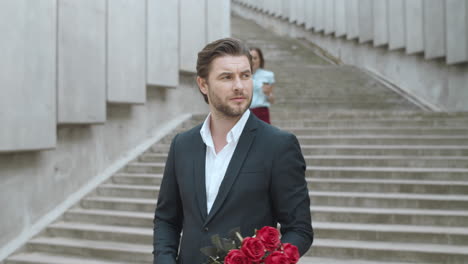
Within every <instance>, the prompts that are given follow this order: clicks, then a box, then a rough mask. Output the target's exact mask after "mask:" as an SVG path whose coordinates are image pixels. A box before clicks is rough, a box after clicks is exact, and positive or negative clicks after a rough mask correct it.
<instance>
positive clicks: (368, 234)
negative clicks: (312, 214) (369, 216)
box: [313, 221, 468, 245]
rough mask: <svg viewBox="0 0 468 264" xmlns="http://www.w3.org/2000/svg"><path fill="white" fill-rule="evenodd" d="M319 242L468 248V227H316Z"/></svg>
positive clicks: (334, 224) (360, 225) (346, 225)
mask: <svg viewBox="0 0 468 264" xmlns="http://www.w3.org/2000/svg"><path fill="white" fill-rule="evenodd" d="M313 226H314V233H315V237H317V238H318V239H320V238H326V239H341V238H346V239H349V240H360V241H381V242H397V243H398V242H404V243H429V244H436V245H468V228H467V227H447V226H445V227H439V226H415V225H401V224H398V225H389V224H363V223H337V222H334V223H332V222H317V221H315V222H314V223H313Z"/></svg>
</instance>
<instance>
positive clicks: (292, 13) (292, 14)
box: [288, 0, 297, 23]
mask: <svg viewBox="0 0 468 264" xmlns="http://www.w3.org/2000/svg"><path fill="white" fill-rule="evenodd" d="M288 2H289V20H288V21H289V22H290V23H294V22H296V21H297V8H296V7H297V5H296V3H297V0H290V1H288Z"/></svg>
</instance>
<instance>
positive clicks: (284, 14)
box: [281, 1, 291, 20]
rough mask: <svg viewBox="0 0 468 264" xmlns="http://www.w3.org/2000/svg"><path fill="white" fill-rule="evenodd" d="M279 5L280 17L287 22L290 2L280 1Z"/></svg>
mask: <svg viewBox="0 0 468 264" xmlns="http://www.w3.org/2000/svg"><path fill="white" fill-rule="evenodd" d="M281 5H282V9H283V10H282V11H281V13H282V17H283V19H288V20H289V12H290V11H289V8H290V6H291V2H290V1H281Z"/></svg>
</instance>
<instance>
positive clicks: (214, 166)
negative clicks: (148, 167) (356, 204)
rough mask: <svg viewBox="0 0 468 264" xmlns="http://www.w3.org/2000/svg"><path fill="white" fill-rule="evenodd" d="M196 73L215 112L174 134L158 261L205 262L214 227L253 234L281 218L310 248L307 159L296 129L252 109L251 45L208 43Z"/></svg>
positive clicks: (157, 225) (158, 225) (286, 236)
mask: <svg viewBox="0 0 468 264" xmlns="http://www.w3.org/2000/svg"><path fill="white" fill-rule="evenodd" d="M197 75H198V77H197V84H198V87H199V89H200V92H201V93H202V95H203V96H204V98H205V101H206V102H207V103H208V104H209V109H210V114H209V115H208V117H207V118H206V120H205V122H204V123H203V124H200V125H198V126H196V127H194V128H193V129H191V130H189V131H187V132H184V133H181V134H179V135H177V136H176V137H175V138H174V139H173V141H172V144H171V147H170V151H169V157H168V159H167V162H166V168H165V171H164V177H163V181H162V184H161V189H160V193H159V198H158V204H157V208H156V212H155V218H154V252H153V254H154V263H156V264H173V263H174V264H175V263H180V264H201V263H205V262H206V260H207V258H206V256H204V255H203V254H202V253H201V252H200V248H203V247H206V246H210V245H211V240H210V238H211V236H212V235H214V234H219V235H220V236H221V237H227V236H228V232H229V231H230V230H232V229H234V228H236V227H240V229H241V233H242V235H243V236H244V237H246V236H252V235H253V234H254V230H255V229H260V228H262V227H263V226H273V227H276V226H277V224H278V223H280V224H281V234H282V238H281V240H282V242H283V243H286V242H287V243H291V244H293V245H295V246H297V247H298V249H299V252H300V254H301V255H302V254H304V253H305V252H306V251H307V250H308V249H309V247H310V245H311V244H312V240H313V232H312V226H311V217H310V201H309V194H308V189H307V184H306V181H305V175H304V174H305V167H306V165H305V161H304V158H303V156H302V153H301V149H300V146H299V143H298V141H297V139H296V137H295V136H294V135H292V134H290V133H287V132H284V131H281V130H279V129H277V128H275V127H273V126H270V125H268V124H266V123H264V122H262V121H260V120H259V119H258V118H256V117H255V116H254V115H253V114H251V113H250V111H249V110H248V108H249V105H250V103H251V100H252V86H253V85H252V60H251V56H250V53H249V49H248V48H247V47H246V46H245V45H244V44H243V43H242V42H241V41H239V40H236V39H232V38H227V39H221V40H218V41H215V42H212V43H210V44H208V45H207V46H206V47H205V48H204V49H203V50H202V51H201V52H199V53H198V61H197ZM181 233H182V235H181ZM181 237H182V239H181Z"/></svg>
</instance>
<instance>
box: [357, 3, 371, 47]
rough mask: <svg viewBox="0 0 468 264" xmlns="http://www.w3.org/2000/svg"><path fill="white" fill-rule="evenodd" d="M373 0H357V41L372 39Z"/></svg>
mask: <svg viewBox="0 0 468 264" xmlns="http://www.w3.org/2000/svg"><path fill="white" fill-rule="evenodd" d="M373 1H374V0H360V1H359V42H360V43H365V42H368V41H372V40H373V39H374V8H373Z"/></svg>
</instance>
